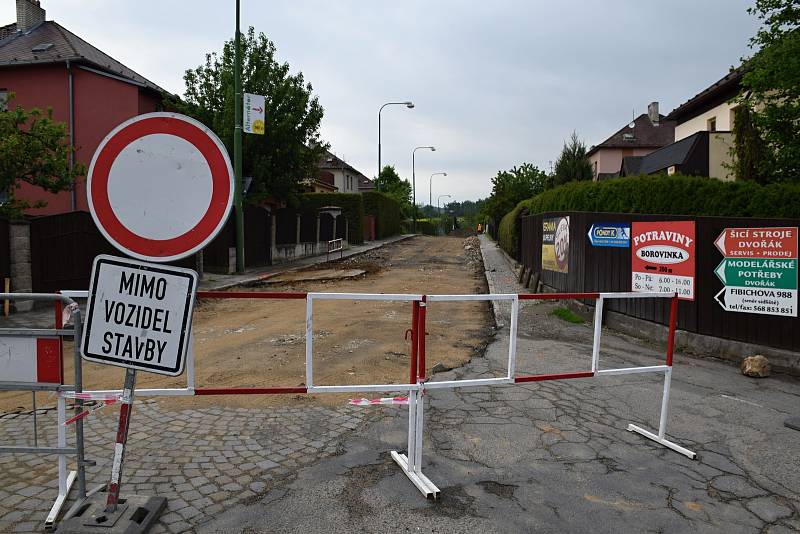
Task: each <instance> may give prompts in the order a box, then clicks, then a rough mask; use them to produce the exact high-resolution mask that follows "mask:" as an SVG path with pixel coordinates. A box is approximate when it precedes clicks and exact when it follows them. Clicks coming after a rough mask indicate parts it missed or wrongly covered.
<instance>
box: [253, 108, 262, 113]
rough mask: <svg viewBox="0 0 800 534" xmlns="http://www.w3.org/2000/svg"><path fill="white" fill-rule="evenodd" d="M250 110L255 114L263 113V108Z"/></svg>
mask: <svg viewBox="0 0 800 534" xmlns="http://www.w3.org/2000/svg"><path fill="white" fill-rule="evenodd" d="M250 109H252V110H253V111H255V112H256V113H263V112H264V108H250Z"/></svg>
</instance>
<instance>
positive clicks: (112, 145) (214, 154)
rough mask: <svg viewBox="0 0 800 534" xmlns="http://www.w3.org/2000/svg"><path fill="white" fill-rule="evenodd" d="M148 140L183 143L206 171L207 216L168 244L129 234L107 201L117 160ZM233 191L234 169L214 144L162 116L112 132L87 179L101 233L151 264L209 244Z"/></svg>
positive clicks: (183, 122)
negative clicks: (157, 138)
mask: <svg viewBox="0 0 800 534" xmlns="http://www.w3.org/2000/svg"><path fill="white" fill-rule="evenodd" d="M152 134H167V135H174V136H176V137H180V138H181V139H184V140H186V141H187V142H189V143H191V144H192V145H193V146H195V147H196V148H197V150H198V151H200V153H201V154H202V155H203V157H204V158H205V159H206V162H207V163H208V166H209V168H210V169H211V179H212V193H211V201H210V203H209V205H208V209H207V210H206V213H205V214H204V215H203V217H202V218H201V219H200V221H199V222H198V223H197V224H196V225H195V226H194V227H193V228H191V229H189V230H188V231H187V232H185V233H183V234H182V235H180V236H176V237H174V238H171V239H163V240H159V239H150V238H147V237H143V236H140V235H138V234H136V233H134V232H132V231H131V230H129V229H128V228H126V227H125V226H124V225H123V224H122V222H121V221H120V220H119V218H118V217H117V216H116V214H115V213H114V210H113V208H112V207H111V203H110V201H109V198H108V178H109V174H110V171H111V167H112V165H113V163H114V160H115V159H116V157H117V156H118V155H119V154H120V152H122V150H123V149H124V148H125V147H126V146H128V145H129V144H130V143H132V142H134V141H135V140H136V139H139V138H141V137H144V136H146V135H152ZM233 187H234V184H233V169H232V167H231V163H230V159H229V158H228V154H227V151H226V149H225V146H224V145H223V144H222V142H221V141H220V140H219V138H218V137H217V136H216V135H215V134H214V133H213V132H211V131H210V130H209V129H208V128H206V127H205V126H204V125H203V124H201V123H200V122H198V121H196V120H194V119H192V118H191V117H186V116H184V115H180V114H177V113H164V112H157V113H147V114H144V115H138V116H136V117H133V118H131V119H129V120H127V121H125V122H123V123H122V124H120V125H118V126H117V127H116V128H114V130H112V131H111V132H110V133H109V134H108V135H107V136H106V137H105V139H103V141H102V142H101V143H100V145H99V146H98V147H97V150H96V151H95V153H94V156H93V157H92V162H91V165H90V166H89V173H88V174H87V179H86V190H87V198H88V203H89V211H90V213H91V214H92V218H93V219H94V221H95V223H96V224H97V227H98V228H99V229H100V232H101V233H102V234H103V235H104V236H105V237H106V239H108V240H109V241H110V242H111V243H112V244H114V245H115V246H116V247H117V248H119V249H120V250H122V251H123V252H125V253H126V254H128V255H130V256H132V257H134V258H138V259H141V260H148V261H156V262H167V261H174V260H178V259H181V258H185V257H186V256H189V255H191V254H193V253H195V252H197V251H198V250H200V249H201V248H203V247H204V246H205V245H206V244H208V242H210V241H211V240H212V239H213V238H214V237H215V236H216V235H217V233H219V231H220V230H221V229H222V227H223V226H224V224H225V221H226V220H227V218H228V214H229V213H230V210H231V207H232V205H233Z"/></svg>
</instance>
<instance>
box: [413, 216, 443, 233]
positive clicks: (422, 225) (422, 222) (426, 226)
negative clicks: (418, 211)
mask: <svg viewBox="0 0 800 534" xmlns="http://www.w3.org/2000/svg"><path fill="white" fill-rule="evenodd" d="M438 228H439V220H438V219H417V232H418V233H420V234H423V235H436V230H437V229H438Z"/></svg>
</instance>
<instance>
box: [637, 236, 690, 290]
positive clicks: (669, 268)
mask: <svg viewBox="0 0 800 534" xmlns="http://www.w3.org/2000/svg"><path fill="white" fill-rule="evenodd" d="M631 236H632V240H631V242H632V247H631V291H636V292H658V293H677V295H678V298H680V299H683V300H694V280H695V225H694V221H646V222H634V223H633V224H632V226H631Z"/></svg>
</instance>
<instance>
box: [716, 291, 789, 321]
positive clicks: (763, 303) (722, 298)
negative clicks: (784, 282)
mask: <svg viewBox="0 0 800 534" xmlns="http://www.w3.org/2000/svg"><path fill="white" fill-rule="evenodd" d="M714 298H715V299H716V301H717V302H718V303H719V305H720V306H722V308H723V309H724V310H725V311H730V312H743V313H760V314H763V315H782V316H784V317H797V290H796V289H773V288H768V287H732V286H727V287H723V288H722V289H721V290H720V291H719V293H717V294H716V295H715V296H714Z"/></svg>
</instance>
